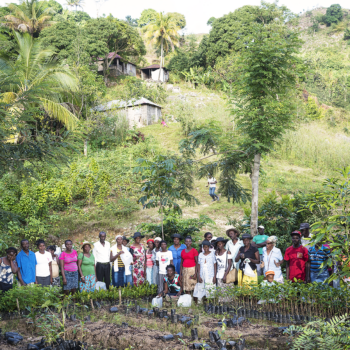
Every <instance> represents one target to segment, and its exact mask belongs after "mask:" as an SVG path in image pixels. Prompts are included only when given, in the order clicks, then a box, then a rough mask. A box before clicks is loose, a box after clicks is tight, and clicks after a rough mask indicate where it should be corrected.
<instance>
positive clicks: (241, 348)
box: [236, 339, 245, 350]
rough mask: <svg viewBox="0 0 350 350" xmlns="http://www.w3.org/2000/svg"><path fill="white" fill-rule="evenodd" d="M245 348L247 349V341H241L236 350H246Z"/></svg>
mask: <svg viewBox="0 0 350 350" xmlns="http://www.w3.org/2000/svg"><path fill="white" fill-rule="evenodd" d="M244 348H245V339H240V340H239V341H238V342H237V343H236V350H244Z"/></svg>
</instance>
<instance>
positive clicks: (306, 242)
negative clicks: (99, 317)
mask: <svg viewBox="0 0 350 350" xmlns="http://www.w3.org/2000/svg"><path fill="white" fill-rule="evenodd" d="M302 237H303V236H302ZM311 238H312V234H311V233H310V234H309V237H308V239H305V238H304V237H303V238H302V239H301V245H302V246H303V247H305V248H306V249H307V250H309V248H311V247H313V246H314V244H311V242H310V240H311Z"/></svg>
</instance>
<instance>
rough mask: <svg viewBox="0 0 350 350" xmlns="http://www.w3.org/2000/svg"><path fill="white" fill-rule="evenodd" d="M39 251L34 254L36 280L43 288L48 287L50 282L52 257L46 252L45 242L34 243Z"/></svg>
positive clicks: (40, 240) (41, 240)
mask: <svg viewBox="0 0 350 350" xmlns="http://www.w3.org/2000/svg"><path fill="white" fill-rule="evenodd" d="M36 246H37V247H38V249H39V251H38V252H36V253H35V257H36V262H37V264H36V280H37V282H38V284H40V285H41V286H43V287H47V286H50V285H51V284H52V282H53V280H52V255H51V254H50V253H49V252H47V251H46V247H45V241H44V240H43V239H39V240H37V242H36Z"/></svg>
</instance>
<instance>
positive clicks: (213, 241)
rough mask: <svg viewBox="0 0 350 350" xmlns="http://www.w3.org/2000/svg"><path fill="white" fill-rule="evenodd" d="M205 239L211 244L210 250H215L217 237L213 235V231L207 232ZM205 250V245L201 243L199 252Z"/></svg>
mask: <svg viewBox="0 0 350 350" xmlns="http://www.w3.org/2000/svg"><path fill="white" fill-rule="evenodd" d="M204 240H205V241H208V242H209V243H210V246H209V250H210V251H211V252H215V246H214V244H215V241H216V237H213V234H212V233H211V232H206V233H205V234H204ZM201 252H203V246H202V245H201V246H200V247H199V253H201Z"/></svg>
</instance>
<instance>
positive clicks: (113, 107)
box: [93, 97, 162, 128]
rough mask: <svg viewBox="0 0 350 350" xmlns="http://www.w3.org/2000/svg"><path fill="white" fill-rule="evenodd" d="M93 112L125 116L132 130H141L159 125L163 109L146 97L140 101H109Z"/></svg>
mask: <svg viewBox="0 0 350 350" xmlns="http://www.w3.org/2000/svg"><path fill="white" fill-rule="evenodd" d="M93 111H95V112H103V113H113V112H119V113H121V114H124V115H125V116H126V118H127V119H128V121H129V126H130V128H133V127H134V126H136V127H138V128H140V127H143V126H147V125H151V124H154V123H157V122H158V121H159V119H160V118H161V117H162V107H161V106H159V105H157V104H156V103H154V102H152V101H150V100H148V99H147V98H144V97H142V98H140V99H139V100H130V101H122V100H113V101H109V102H107V103H104V104H101V105H99V106H97V107H95V108H94V109H93Z"/></svg>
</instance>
